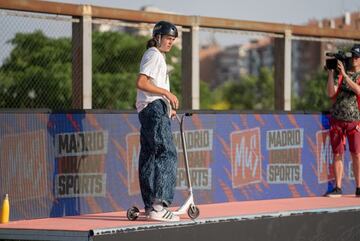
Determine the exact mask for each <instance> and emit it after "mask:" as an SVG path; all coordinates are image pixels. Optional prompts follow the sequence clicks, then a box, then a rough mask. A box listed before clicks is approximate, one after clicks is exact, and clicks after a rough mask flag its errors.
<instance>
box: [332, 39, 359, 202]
mask: <svg viewBox="0 0 360 241" xmlns="http://www.w3.org/2000/svg"><path fill="white" fill-rule="evenodd" d="M327 71H328V80H327V94H328V96H329V97H330V98H331V99H332V100H333V105H332V108H331V110H330V112H331V118H330V138H331V147H332V151H333V154H334V155H333V157H334V162H333V163H334V165H333V167H334V174H335V184H336V186H335V187H334V188H333V189H332V190H330V191H329V192H327V193H326V196H328V197H341V195H342V189H341V182H342V175H343V170H344V165H343V157H344V150H345V140H346V139H345V138H347V139H348V143H349V150H350V153H351V158H352V161H353V172H354V177H355V184H356V191H355V195H356V196H357V197H360V110H359V106H358V96H360V44H355V45H354V46H353V47H352V48H351V68H350V70H349V71H346V70H345V66H344V64H343V62H342V61H340V60H338V61H337V71H338V73H339V75H338V77H337V79H336V80H334V72H335V71H334V70H333V69H329V68H327Z"/></svg>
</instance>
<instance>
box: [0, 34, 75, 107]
mask: <svg viewBox="0 0 360 241" xmlns="http://www.w3.org/2000/svg"><path fill="white" fill-rule="evenodd" d="M10 43H11V44H12V45H13V46H14V48H13V50H12V52H11V54H10V56H9V58H7V59H6V60H5V61H4V64H3V65H2V66H1V67H0V107H5V108H31V107H34V108H35V107H36V108H53V109H56V108H58V107H59V106H64V107H67V108H69V107H70V101H71V91H70V90H71V80H70V76H71V45H70V41H69V39H67V38H58V39H50V38H48V37H46V36H45V35H44V34H43V33H42V32H41V31H36V32H34V33H30V34H23V33H18V34H16V35H15V37H14V38H13V39H12V40H11V41H10Z"/></svg>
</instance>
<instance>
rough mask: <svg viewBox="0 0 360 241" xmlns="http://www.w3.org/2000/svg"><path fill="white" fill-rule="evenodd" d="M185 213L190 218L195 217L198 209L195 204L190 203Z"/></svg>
mask: <svg viewBox="0 0 360 241" xmlns="http://www.w3.org/2000/svg"><path fill="white" fill-rule="evenodd" d="M187 213H188V215H189V217H190V218H191V219H196V218H197V217H199V215H200V209H199V208H198V207H196V206H195V205H192V206H190V207H189V209H188V210H187Z"/></svg>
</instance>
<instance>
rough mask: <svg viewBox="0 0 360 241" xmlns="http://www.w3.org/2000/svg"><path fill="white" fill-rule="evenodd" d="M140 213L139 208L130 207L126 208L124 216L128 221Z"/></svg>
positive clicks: (134, 218)
mask: <svg viewBox="0 0 360 241" xmlns="http://www.w3.org/2000/svg"><path fill="white" fill-rule="evenodd" d="M139 214H140V210H139V209H138V208H137V207H135V206H134V207H131V208H129V209H128V210H127V212H126V217H127V218H128V219H129V220H130V221H135V220H136V219H137V218H138V217H139Z"/></svg>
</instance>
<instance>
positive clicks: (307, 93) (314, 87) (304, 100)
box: [292, 70, 331, 111]
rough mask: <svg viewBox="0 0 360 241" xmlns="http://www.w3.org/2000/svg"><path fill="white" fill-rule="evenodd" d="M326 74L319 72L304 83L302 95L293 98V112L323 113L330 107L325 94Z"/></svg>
mask: <svg viewBox="0 0 360 241" xmlns="http://www.w3.org/2000/svg"><path fill="white" fill-rule="evenodd" d="M326 84H327V73H326V72H325V71H323V70H319V71H318V72H316V73H315V74H314V75H313V76H311V77H310V78H309V79H307V80H306V82H305V88H304V93H303V94H302V95H301V96H295V97H294V98H293V101H292V102H293V110H302V111H325V110H328V109H329V108H330V106H331V102H330V99H329V97H328V96H327V94H326Z"/></svg>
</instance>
